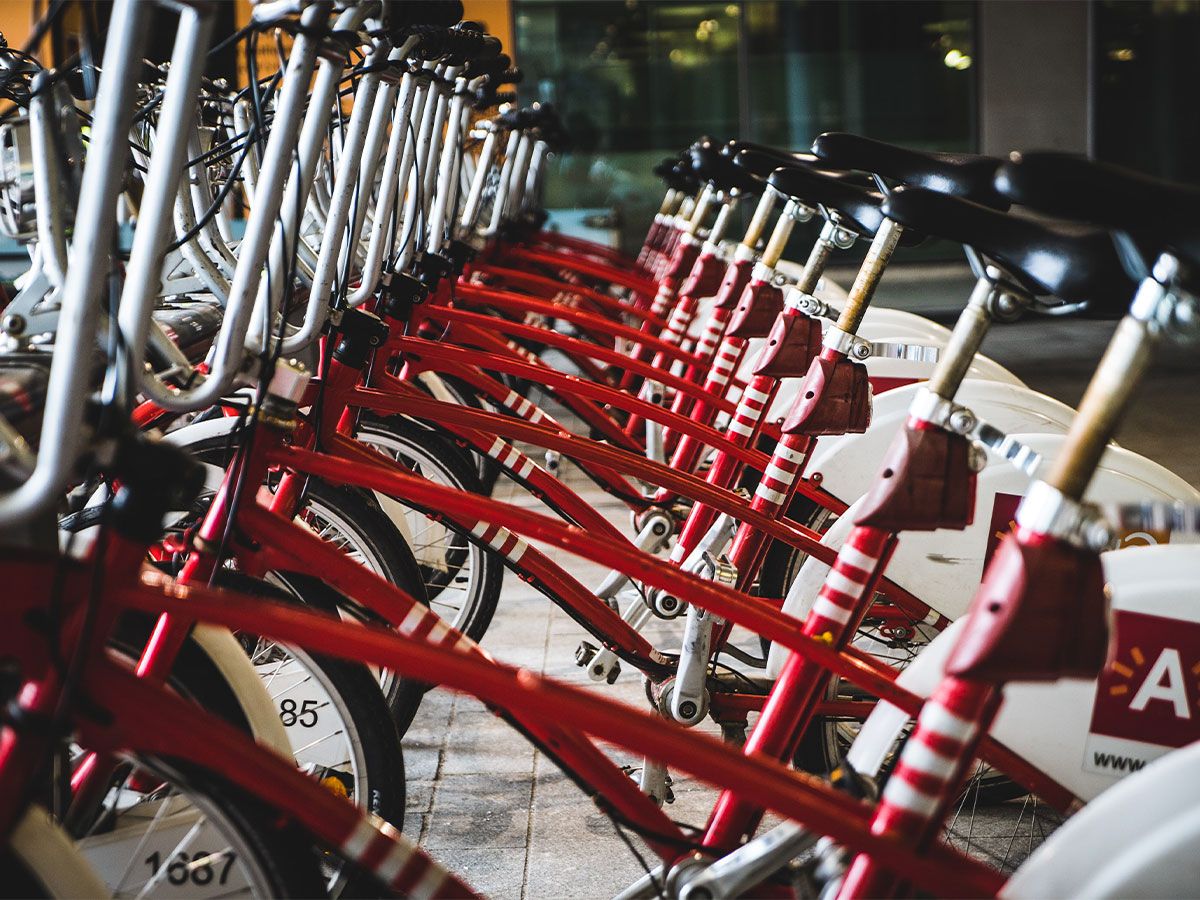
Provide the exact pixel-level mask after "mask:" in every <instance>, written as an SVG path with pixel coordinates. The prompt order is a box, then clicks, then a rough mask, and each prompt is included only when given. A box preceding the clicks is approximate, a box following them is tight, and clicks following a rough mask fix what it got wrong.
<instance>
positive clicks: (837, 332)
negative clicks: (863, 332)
mask: <svg viewBox="0 0 1200 900" xmlns="http://www.w3.org/2000/svg"><path fill="white" fill-rule="evenodd" d="M821 346H823V347H824V348H825V349H826V350H832V351H833V352H834V353H840V354H842V355H843V356H845V357H847V358H848V359H852V360H854V361H856V362H862V361H863V360H864V359H867V358H869V357H870V355H871V342H870V341H868V340H865V339H863V338H860V337H859V336H858V335H857V334H851V333H850V332H848V331H843V330H842V329H840V328H838V327H837V326H836V325H830V326H829V328H828V330H827V331H826V332H825V337H824V338H823V339H822V340H821Z"/></svg>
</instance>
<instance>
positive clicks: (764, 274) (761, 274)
mask: <svg viewBox="0 0 1200 900" xmlns="http://www.w3.org/2000/svg"><path fill="white" fill-rule="evenodd" d="M774 278H775V267H774V266H768V265H767V264H766V263H764V262H761V261H760V262H756V263H755V264H754V268H753V269H751V270H750V280H751V281H760V282H762V283H763V284H770V283H771V281H773V280H774Z"/></svg>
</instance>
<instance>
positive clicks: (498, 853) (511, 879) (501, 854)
mask: <svg viewBox="0 0 1200 900" xmlns="http://www.w3.org/2000/svg"><path fill="white" fill-rule="evenodd" d="M431 855H432V856H433V857H434V858H435V859H439V861H442V862H444V863H445V864H446V865H447V866H450V867H451V868H453V870H454V871H455V873H456V874H457V875H459V877H461V878H462V879H463V880H464V881H466V882H467V884H469V885H471V887H473V888H474V889H475V890H476V891H478V892H479V893H481V894H483V895H484V896H485V897H520V896H521V892H522V888H523V885H524V882H525V862H526V859H525V858H526V854H525V851H524V849H514V848H499V849H496V848H487V847H485V848H479V849H470V848H467V849H464V848H458V849H455V850H453V851H442V852H441V853H439V852H438V851H437V850H434V851H433V852H432V854H431Z"/></svg>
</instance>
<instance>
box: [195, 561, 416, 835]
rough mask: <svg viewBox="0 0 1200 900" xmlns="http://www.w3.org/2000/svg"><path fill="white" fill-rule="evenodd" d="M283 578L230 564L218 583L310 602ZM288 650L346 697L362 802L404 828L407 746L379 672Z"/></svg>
mask: <svg viewBox="0 0 1200 900" xmlns="http://www.w3.org/2000/svg"><path fill="white" fill-rule="evenodd" d="M280 581H281V582H283V585H281V586H276V585H273V584H270V583H266V582H262V581H259V580H258V579H255V578H250V577H248V576H246V575H242V574H241V573H238V572H231V571H228V570H227V571H223V572H220V573H218V575H217V584H218V585H219V586H221V587H226V588H230V589H232V590H236V591H240V592H242V593H245V594H250V595H252V596H257V597H263V598H266V599H269V600H278V601H280V602H284V603H307V602H308V601H307V600H306V598H305V596H304V594H303V593H302V592H301V591H302V588H298V586H297V579H296V578H295V576H294V575H293V576H290V577H289V575H288V574H287V573H282V574H281V575H280ZM306 586H307V589H308V590H309V591H312V590H314V588H313V585H312V583H311V582H307V583H306ZM330 593H333V592H330ZM337 599H340V597H336V595H335V597H324V598H319V599H317V600H316V601H315V602H313V603H309V604H308V605H312V606H326V607H327V606H328V605H329V604H330V603H331V602H336V600H337ZM238 638H239V640H241V641H242V645H243V646H244V647H246V646H248V645H249V641H250V639H251V638H250V636H248V635H238ZM287 652H288V653H290V654H292V655H293V656H295V657H296V658H297V659H299V660H300V662H301V663H302V664H303V665H304V666H305V667H306V668H308V669H309V670H310V671H314V672H316V673H317V677H318V678H319V679H320V680H321V681H322V682H323V683H324V684H325V685H326V686H328V688H329V689H330V691H331V693H332V692H336V693H337V695H338V698H339V699H340V701H341V703H342V709H341V710H340V711H339V712H340V713H341V714H342V715H343V717H348V718H349V719H350V722H349V724H350V725H351V727H353V728H354V729H355V732H356V733H357V735H358V741H359V743H360V745H361V747H362V751H363V755H364V760H363V762H364V765H365V766H366V768H367V772H368V784H369V786H370V787H369V790H368V791H367V792H366V793H367V797H366V800H367V802H366V804H365V805H364V806H363V808H364V809H366V810H368V811H369V812H372V813H374V814H375V815H377V816H380V817H382V818H384V819H386V820H387V821H389V822H391V823H392V824H393V825H395V826H396V828H397V829H402V828H403V827H404V810H405V806H406V804H405V789H406V782H405V777H404V751H403V750H402V748H401V746H400V737H399V735H398V734H397V732H396V724H395V722H394V721H393V720H392V715H391V710H390V708H389V707H388V704H387V703H386V701H385V700H384V697H383V694H382V692H381V691H380V689H379V681H378V679H376V677H375V674H374V673H373V672H372V671H371V669H370V668H369V667H368V666H365V665H363V664H362V663H354V662H349V661H347V660H344V659H337V658H336V657H332V656H325V655H323V654H320V653H309V652H307V651H305V650H303V649H302V648H297V647H289V648H288V649H287ZM281 718H282V716H281ZM348 787H353V785H348Z"/></svg>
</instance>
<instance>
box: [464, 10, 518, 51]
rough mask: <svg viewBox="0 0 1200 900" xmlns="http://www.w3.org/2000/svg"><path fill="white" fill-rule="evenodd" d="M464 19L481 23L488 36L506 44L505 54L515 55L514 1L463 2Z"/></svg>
mask: <svg viewBox="0 0 1200 900" xmlns="http://www.w3.org/2000/svg"><path fill="white" fill-rule="evenodd" d="M463 18H465V19H468V20H469V21H472V22H480V23H482V24H483V25H484V27H486V28H487V31H488V34H494V35H495V36H496V37H498V38H500V42H501V43H502V44H504V52H505V53H507V54H508V55H509V56H515V55H516V54H514V53H513V14H512V0H463Z"/></svg>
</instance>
